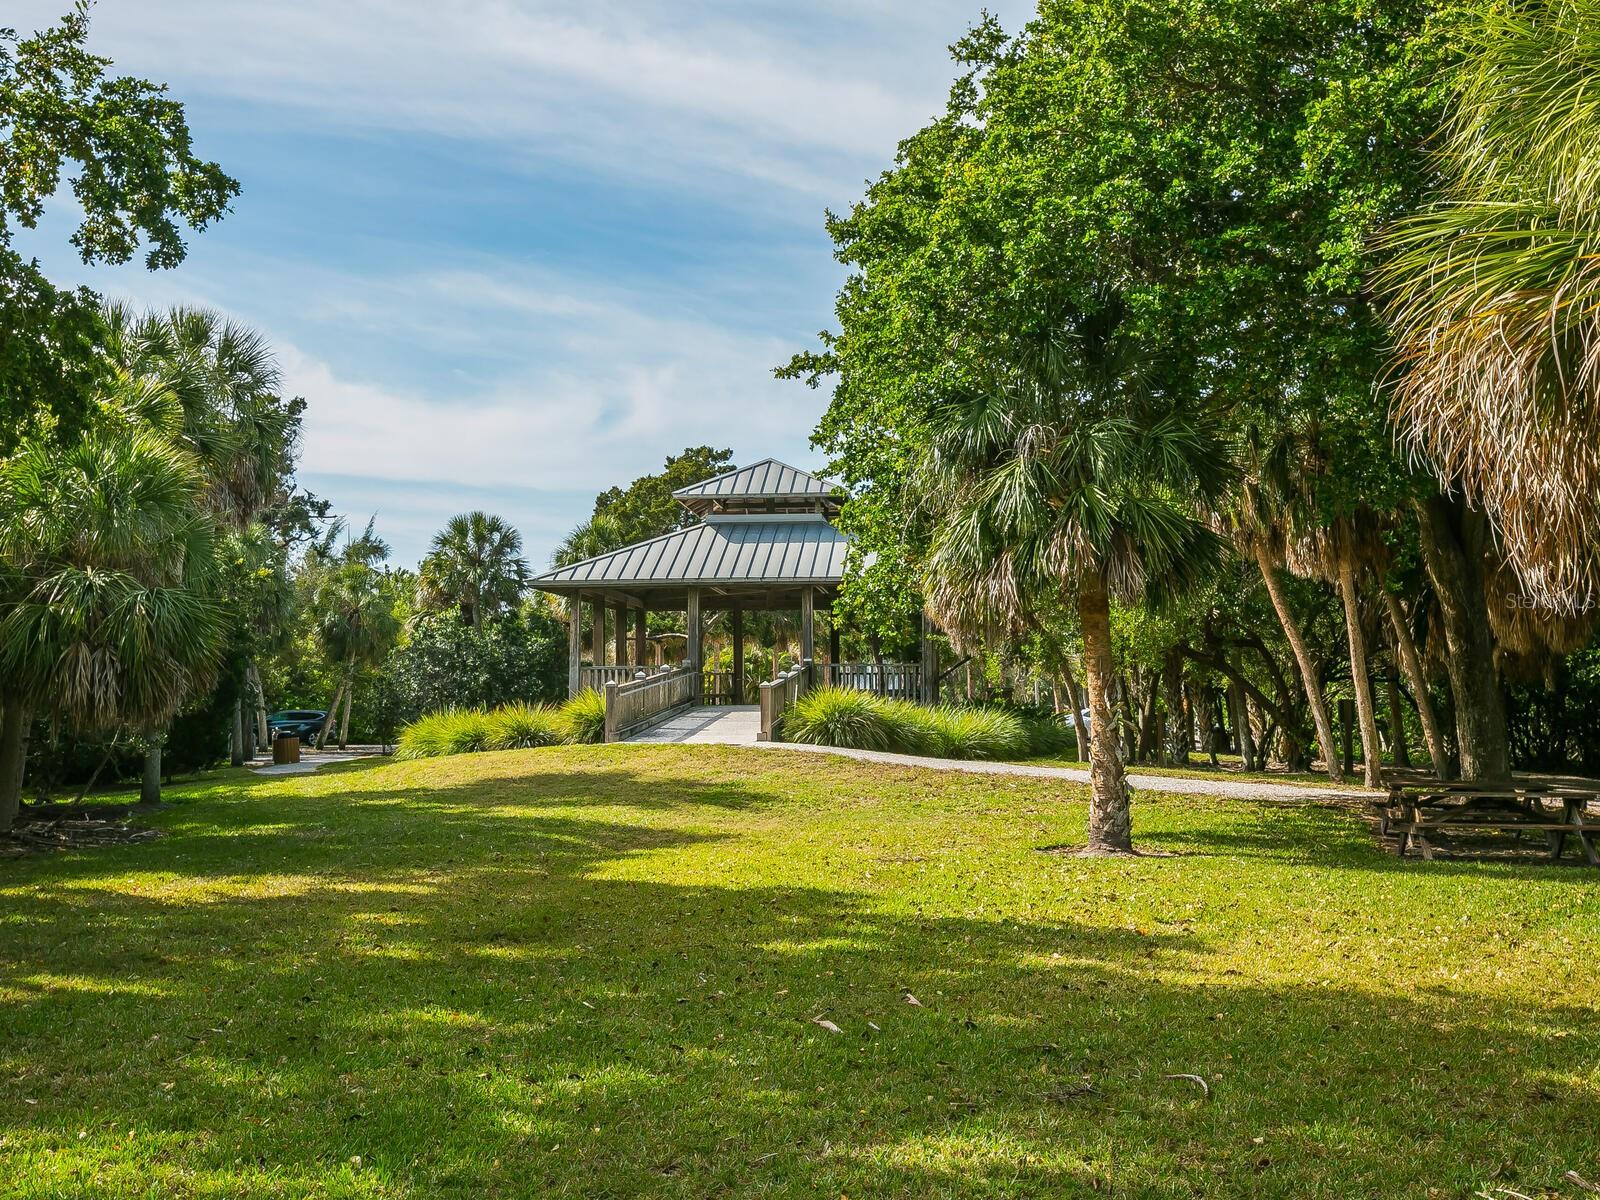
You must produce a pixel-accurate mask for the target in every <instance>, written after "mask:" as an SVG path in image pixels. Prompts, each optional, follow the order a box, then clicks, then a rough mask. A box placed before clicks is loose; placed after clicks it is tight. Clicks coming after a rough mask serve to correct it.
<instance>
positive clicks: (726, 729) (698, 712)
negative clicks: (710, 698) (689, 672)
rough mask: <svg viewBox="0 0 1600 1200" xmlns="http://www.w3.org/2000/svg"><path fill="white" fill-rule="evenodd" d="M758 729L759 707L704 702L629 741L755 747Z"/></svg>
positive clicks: (759, 727) (638, 734)
mask: <svg viewBox="0 0 1600 1200" xmlns="http://www.w3.org/2000/svg"><path fill="white" fill-rule="evenodd" d="M760 732H761V709H760V708H759V707H757V706H756V705H754V704H728V705H707V706H705V707H703V708H688V709H685V710H684V711H683V712H681V713H678V714H677V715H676V716H674V717H668V718H667V719H666V720H665V721H663V722H661V724H659V725H654V726H651V727H650V728H649V729H646V730H645V731H644V732H643V733H636V734H634V735H633V736H632V737H631V738H629V739H628V741H630V742H653V743H656V744H658V745H659V744H664V743H668V744H672V745H698V746H754V745H755V744H756V734H758V733H760Z"/></svg>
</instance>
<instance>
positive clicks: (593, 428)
mask: <svg viewBox="0 0 1600 1200" xmlns="http://www.w3.org/2000/svg"><path fill="white" fill-rule="evenodd" d="M349 287H350V288H351V289H358V290H359V291H360V293H361V295H362V297H363V304H364V306H365V307H364V312H365V316H366V319H368V320H370V321H373V322H375V323H379V324H384V323H393V327H394V328H393V332H394V334H395V336H399V337H402V338H404V339H406V340H408V341H413V342H416V343H417V345H416V346H415V347H414V348H415V349H417V350H418V351H419V352H421V353H423V354H424V355H429V354H430V353H432V352H434V351H437V352H438V353H439V354H440V355H449V354H464V355H466V356H468V357H471V356H472V355H473V354H474V351H475V348H476V347H478V346H489V345H492V346H495V347H497V348H499V349H500V350H501V351H505V350H506V348H507V347H515V348H517V350H518V353H517V354H516V355H514V356H512V357H511V358H510V360H509V361H508V362H507V363H506V364H505V365H504V366H503V369H502V371H501V372H500V373H499V374H498V375H497V376H495V377H494V378H492V379H490V380H488V381H487V382H484V383H478V384H472V383H469V384H467V385H464V386H463V387H462V388H460V389H458V390H448V389H442V388H441V387H440V386H439V385H437V384H435V385H433V386H431V387H429V388H427V389H421V388H415V389H413V388H407V387H403V386H390V385H388V384H378V383H374V382H372V381H371V380H370V379H361V378H354V377H350V376H347V375H345V374H342V373H341V372H340V371H339V370H337V369H335V368H334V367H331V366H330V365H329V364H328V363H327V362H326V361H324V360H322V359H321V358H319V357H317V356H315V355H314V354H312V353H309V352H307V351H305V350H303V349H301V348H299V347H297V346H295V345H294V344H292V343H288V342H285V341H283V340H281V339H280V340H278V341H277V344H278V345H279V346H280V347H281V350H280V357H281V360H282V365H283V368H284V376H285V387H286V388H287V389H288V390H289V391H291V392H292V393H295V394H299V395H303V396H305V397H306V399H307V400H308V401H309V407H308V410H307V416H306V437H305V448H304V456H303V460H302V463H303V470H304V472H305V473H306V475H307V477H308V478H310V479H316V478H318V477H339V478H340V480H341V491H340V495H339V496H336V499H338V500H339V503H340V504H341V507H343V506H345V504H346V499H347V498H349V499H353V498H354V497H353V495H352V489H351V488H350V486H349V482H348V481H349V480H351V479H357V480H363V479H364V480H369V481H371V483H372V484H374V485H379V484H384V485H387V484H393V483H398V482H400V481H407V480H409V481H416V482H418V483H421V484H431V485H434V486H432V487H430V488H428V490H427V492H426V494H425V496H424V497H423V498H422V499H421V500H420V501H419V503H420V506H421V510H422V511H425V512H427V513H430V514H431V516H430V518H429V521H430V523H431V525H432V526H433V527H436V526H437V525H438V524H439V523H440V520H441V519H442V517H443V516H447V515H449V513H450V512H454V511H458V510H460V509H462V508H465V507H469V506H470V498H471V496H473V495H475V494H479V493H482V492H484V491H493V490H495V489H500V490H502V491H504V492H505V493H507V495H508V496H511V497H512V500H513V502H514V504H515V506H516V507H517V508H519V509H522V510H523V511H525V512H526V511H527V510H528V507H529V506H528V505H527V504H526V502H525V499H524V498H518V497H515V496H513V495H512V493H514V492H518V491H521V490H527V489H534V490H537V491H566V492H573V493H577V494H580V495H592V494H593V493H594V492H596V491H599V490H600V489H602V488H604V487H606V486H609V485H611V484H613V483H624V482H627V481H628V480H631V479H633V478H635V477H636V476H638V475H642V474H645V473H647V472H649V471H652V470H656V469H659V466H660V463H661V460H662V459H663V458H664V457H665V456H666V455H667V454H669V453H673V452H676V451H677V450H679V449H681V448H682V447H684V446H687V445H697V444H701V443H709V444H713V445H718V446H731V447H732V448H733V450H734V452H735V455H736V456H737V457H738V458H739V459H741V460H749V459H754V458H758V457H763V456H765V455H768V454H773V455H777V456H778V457H787V458H788V459H790V460H791V461H797V462H798V463H799V464H801V465H815V456H814V455H813V454H812V453H811V452H810V451H809V450H808V448H807V444H806V443H807V435H808V433H809V431H810V429H811V427H812V426H813V425H814V424H815V422H816V418H817V416H818V414H819V411H820V406H821V404H822V403H823V401H824V397H823V396H821V395H819V394H817V393H814V392H811V391H809V390H807V389H805V388H804V387H801V386H799V385H796V384H792V383H781V382H778V381H776V380H774V379H773V378H772V375H771V371H772V367H773V366H774V365H776V364H777V363H778V362H779V361H781V360H782V359H783V357H784V356H785V355H786V354H787V353H788V352H789V351H790V350H791V349H792V347H791V346H788V345H786V344H785V343H784V342H783V341H782V340H781V339H778V338H774V337H768V336H764V335H743V334H739V333H736V332H733V331H730V330H729V329H727V328H725V327H724V326H722V325H720V324H717V323H715V322H710V321H705V320H702V319H698V318H696V317H694V316H692V315H687V314H684V313H682V312H681V311H680V310H681V308H682V305H681V300H680V303H678V304H676V305H675V304H673V303H672V302H670V301H667V300H663V299H661V298H659V297H630V296H628V295H626V294H606V293H601V292H595V291H593V290H588V289H586V288H584V287H583V286H582V285H580V284H577V283H575V282H574V281H572V280H570V279H563V278H561V277H559V276H552V275H548V274H544V273H539V274H532V275H530V274H527V273H523V274H521V275H512V274H506V275H499V276H496V275H490V274H481V273H473V272H460V271H457V272H448V273H441V274H436V275H425V276H416V277H409V276H406V277H396V278H393V279H389V280H383V281H376V282H375V281H372V280H365V279H363V280H359V281H357V280H351V281H350V282H349ZM333 303H334V304H335V305H337V304H338V298H337V297H335V299H334V301H333ZM406 322H410V324H406ZM452 486H454V487H455V488H456V489H457V492H456V493H452V490H451V487H452ZM377 494H382V495H385V496H387V497H388V498H389V499H388V501H387V502H386V504H385V507H384V510H383V516H382V519H381V521H380V526H386V525H387V522H388V521H389V520H390V519H391V515H393V516H399V515H401V514H400V513H398V512H395V511H394V507H393V506H394V497H395V495H396V492H395V490H394V489H393V488H389V487H385V488H380V489H379V490H378V493H377ZM508 515H509V514H508ZM530 515H531V514H530ZM580 515H581V514H580ZM419 519H420V518H419ZM523 519H524V520H525V521H526V520H527V519H528V518H527V517H524V518H523ZM572 519H574V518H573V517H572V514H571V513H570V512H568V513H564V514H563V516H562V519H561V522H560V525H559V528H558V530H557V531H556V534H557V535H558V534H559V532H560V531H562V530H564V529H565V528H566V526H567V525H570V524H571V523H572ZM535 523H536V524H538V522H537V520H535ZM403 532H404V531H401V530H399V529H396V530H394V531H393V532H392V533H391V535H390V536H394V537H396V538H397V540H399V541H401V542H402V543H404V542H405V541H406V539H405V538H404V537H403V536H401V535H402V533H403ZM525 532H526V534H527V536H528V539H529V543H530V550H531V551H533V552H534V556H535V558H536V559H539V560H541V561H542V558H543V555H544V553H545V551H546V550H547V549H548V546H549V544H551V543H553V541H554V536H553V535H551V534H550V533H549V532H548V531H543V532H542V535H541V531H540V530H539V529H537V528H529V529H526V530H525Z"/></svg>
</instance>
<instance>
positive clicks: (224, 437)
mask: <svg viewBox="0 0 1600 1200" xmlns="http://www.w3.org/2000/svg"><path fill="white" fill-rule="evenodd" d="M103 315H104V319H105V323H106V327H107V329H108V330H109V334H108V346H109V349H110V355H111V359H112V362H113V364H114V370H115V379H116V382H115V384H114V386H113V387H112V389H111V395H110V397H109V399H108V405H109V407H111V409H112V410H113V411H115V412H120V413H121V414H123V415H125V416H126V417H128V418H130V419H133V420H135V421H138V422H141V423H143V424H147V425H150V426H153V427H155V428H157V429H159V430H160V431H161V432H162V433H164V434H165V435H166V436H168V437H169V438H171V439H172V440H173V441H174V442H176V443H178V444H179V445H181V446H183V447H184V448H186V449H188V450H190V451H192V452H193V453H194V455H195V456H196V457H197V458H198V460H199V461H200V464H201V466H202V468H203V470H204V471H205V474H206V482H207V489H206V497H207V502H208V503H209V505H210V506H211V508H212V509H213V511H214V512H215V513H216V514H217V516H218V518H219V519H220V520H221V521H222V522H223V523H224V524H227V525H229V526H231V527H232V528H234V529H240V530H242V529H244V528H246V527H247V526H249V525H250V524H251V523H252V522H254V521H255V520H257V519H258V518H259V517H260V515H261V513H262V512H263V511H264V510H265V509H266V508H267V506H268V505H270V504H271V503H272V502H273V501H274V500H276V499H278V498H279V497H280V495H281V494H282V491H283V488H284V484H285V481H286V480H287V479H288V478H289V475H290V473H291V471H292V469H293V456H294V450H295V445H296V441H297V437H298V433H299V414H300V409H301V405H300V402H298V401H294V400H285V399H284V398H283V397H282V395H281V394H280V387H281V382H282V380H281V376H280V374H279V371H278V367H277V363H276V362H275V361H274V359H273V356H272V352H271V349H270V348H269V347H268V345H267V343H266V340H265V339H264V338H263V337H262V336H261V335H260V334H258V333H256V332H255V331H254V330H251V329H248V328H246V327H244V326H241V325H238V324H235V323H234V322H231V321H228V320H225V319H224V318H223V317H221V316H220V315H218V314H217V313H214V312H211V311H209V310H207V309H197V308H181V307H180V308H174V309H172V310H170V311H168V312H166V313H162V314H152V315H148V316H143V317H138V316H135V315H134V313H133V312H132V310H130V309H128V308H127V307H126V306H124V305H118V304H112V305H108V306H107V307H106V309H105V311H104V314H103Z"/></svg>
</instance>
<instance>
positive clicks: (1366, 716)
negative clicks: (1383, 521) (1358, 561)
mask: <svg viewBox="0 0 1600 1200" xmlns="http://www.w3.org/2000/svg"><path fill="white" fill-rule="evenodd" d="M1339 597H1340V599H1341V600H1343V601H1344V633H1345V638H1346V640H1347V641H1348V642H1349V643H1350V686H1351V690H1352V691H1354V692H1355V694H1356V718H1357V720H1358V722H1359V723H1360V726H1361V781H1362V782H1363V783H1364V784H1366V785H1367V786H1368V787H1369V788H1375V787H1379V786H1381V785H1382V783H1383V756H1382V752H1381V751H1380V749H1379V747H1378V719H1377V716H1376V715H1375V713H1374V712H1373V706H1372V676H1371V675H1369V674H1368V673H1367V640H1366V638H1365V637H1363V636H1362V633H1361V609H1360V606H1359V605H1360V600H1359V597H1358V596H1357V594H1356V565H1355V563H1354V562H1352V561H1351V559H1350V556H1349V555H1340V557H1339Z"/></svg>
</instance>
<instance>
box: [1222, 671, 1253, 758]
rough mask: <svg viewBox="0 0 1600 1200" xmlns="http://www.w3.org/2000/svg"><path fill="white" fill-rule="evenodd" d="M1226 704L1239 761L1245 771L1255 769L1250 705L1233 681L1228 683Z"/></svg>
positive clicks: (1241, 689)
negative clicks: (1231, 717)
mask: <svg viewBox="0 0 1600 1200" xmlns="http://www.w3.org/2000/svg"><path fill="white" fill-rule="evenodd" d="M1228 703H1229V705H1230V706H1231V707H1232V709H1233V728H1234V733H1235V736H1236V737H1237V739H1238V742H1239V760H1240V763H1241V765H1242V766H1243V768H1244V769H1245V770H1246V771H1254V770H1255V769H1256V738H1255V730H1253V729H1251V728H1250V705H1249V702H1248V701H1246V700H1245V697H1244V689H1243V688H1241V687H1240V686H1239V685H1238V683H1237V682H1235V681H1234V680H1229V681H1228Z"/></svg>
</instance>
